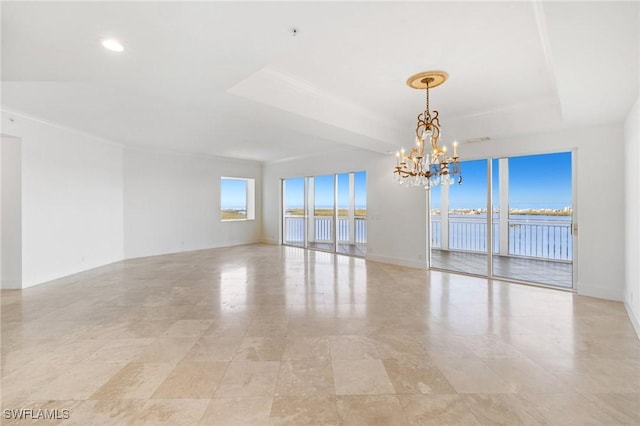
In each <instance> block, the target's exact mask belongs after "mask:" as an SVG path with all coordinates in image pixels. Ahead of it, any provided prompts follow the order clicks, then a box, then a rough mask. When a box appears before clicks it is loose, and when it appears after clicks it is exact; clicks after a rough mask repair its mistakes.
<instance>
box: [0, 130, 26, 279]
mask: <svg viewBox="0 0 640 426" xmlns="http://www.w3.org/2000/svg"><path fill="white" fill-rule="evenodd" d="M20 151H21V143H20V139H18V138H12V137H6V136H4V135H3V136H2V143H1V144H0V157H1V158H0V171H1V173H0V179H1V181H2V182H1V184H0V193H1V194H2V206H1V208H0V252H1V255H0V270H1V271H0V288H2V289H3V290H4V289H19V288H22V182H21V180H22V171H21V168H22V162H21V158H22V154H21V152H20Z"/></svg>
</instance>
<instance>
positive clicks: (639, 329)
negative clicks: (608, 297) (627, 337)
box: [624, 300, 640, 339]
mask: <svg viewBox="0 0 640 426" xmlns="http://www.w3.org/2000/svg"><path fill="white" fill-rule="evenodd" d="M624 307H625V309H626V310H627V315H628V316H629V320H631V325H633V328H634V329H635V330H636V334H637V335H638V339H640V318H638V317H636V316H635V315H634V312H633V309H631V306H630V305H629V304H628V303H627V301H626V300H625V301H624Z"/></svg>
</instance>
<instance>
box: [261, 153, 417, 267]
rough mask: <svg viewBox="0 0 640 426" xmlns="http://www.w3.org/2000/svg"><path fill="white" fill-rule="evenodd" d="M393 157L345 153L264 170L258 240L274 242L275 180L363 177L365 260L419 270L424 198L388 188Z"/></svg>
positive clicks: (276, 229) (277, 192)
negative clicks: (356, 174) (351, 174)
mask: <svg viewBox="0 0 640 426" xmlns="http://www.w3.org/2000/svg"><path fill="white" fill-rule="evenodd" d="M393 164H395V157H394V156H389V155H382V154H377V153H372V152H368V151H361V150H358V151H346V152H344V153H338V154H328V155H323V156H318V157H315V158H306V159H298V160H292V161H284V162H272V163H267V164H265V165H264V169H263V185H264V194H265V195H264V197H263V200H264V208H263V226H264V239H265V241H267V242H270V243H275V244H277V243H278V242H279V241H280V232H281V231H280V209H281V192H280V179H282V178H291V177H300V176H318V175H323V174H332V173H347V172H357V171H362V170H364V171H366V172H367V253H368V254H367V259H370V260H377V261H382V262H388V263H396V264H400V265H405V266H413V267H418V268H419V267H424V265H425V259H426V257H425V256H426V252H427V250H426V238H425V235H426V229H427V228H426V192H425V191H424V190H419V189H417V188H398V187H397V185H396V184H395V183H394V182H393V176H392V166H393Z"/></svg>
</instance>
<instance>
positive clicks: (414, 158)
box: [393, 71, 462, 189]
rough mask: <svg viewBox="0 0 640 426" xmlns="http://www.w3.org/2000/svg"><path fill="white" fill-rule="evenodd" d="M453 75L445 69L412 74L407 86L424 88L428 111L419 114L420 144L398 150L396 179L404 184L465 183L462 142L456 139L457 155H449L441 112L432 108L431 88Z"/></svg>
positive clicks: (417, 132)
mask: <svg viewBox="0 0 640 426" xmlns="http://www.w3.org/2000/svg"><path fill="white" fill-rule="evenodd" d="M448 77H449V75H448V74H447V73H446V72H444V71H427V72H422V73H420V74H416V75H414V76H412V77H409V79H408V80H407V85H408V86H409V87H411V88H413V89H420V90H422V89H424V91H425V93H426V106H425V110H424V111H423V112H421V113H420V114H419V115H418V124H417V125H416V144H415V146H414V147H413V148H412V149H411V151H409V153H408V155H406V154H405V150H404V148H402V149H401V150H400V151H398V152H397V153H396V167H395V169H394V170H393V176H394V179H395V181H396V182H397V183H398V184H400V185H403V186H419V187H424V188H425V189H430V188H432V187H434V186H437V185H439V184H442V185H449V184H452V183H454V182H455V178H456V177H457V180H458V183H460V184H461V183H462V175H461V174H460V163H458V142H457V141H454V142H453V156H451V157H448V156H447V147H446V146H442V147H441V146H440V145H439V141H440V136H441V135H442V132H441V131H440V120H439V119H438V111H433V113H432V112H431V110H430V109H429V89H433V88H434V87H438V86H439V85H441V84H442V83H444V82H445V81H446V80H447V78H448Z"/></svg>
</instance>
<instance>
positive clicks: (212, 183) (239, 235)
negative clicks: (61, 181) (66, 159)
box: [124, 148, 262, 259]
mask: <svg viewBox="0 0 640 426" xmlns="http://www.w3.org/2000/svg"><path fill="white" fill-rule="evenodd" d="M222 176H226V177H242V178H253V179H255V180H256V189H255V194H256V218H255V220H248V221H231V222H221V221H220V177H222ZM261 176H262V166H261V164H260V163H258V162H255V161H243V160H234V159H229V158H222V157H210V156H209V157H207V156H203V155H189V154H179V153H170V152H159V151H151V150H141V149H133V148H127V149H125V151H124V257H125V258H127V259H129V258H135V257H144V256H154V255H159V254H167V253H176V252H181V251H188V250H198V249H205V248H213V247H225V246H233V245H241V244H250V243H256V242H259V241H260V237H261V233H262V215H261V208H262V202H261V197H262V187H261Z"/></svg>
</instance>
